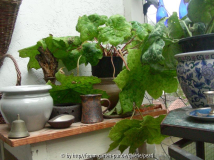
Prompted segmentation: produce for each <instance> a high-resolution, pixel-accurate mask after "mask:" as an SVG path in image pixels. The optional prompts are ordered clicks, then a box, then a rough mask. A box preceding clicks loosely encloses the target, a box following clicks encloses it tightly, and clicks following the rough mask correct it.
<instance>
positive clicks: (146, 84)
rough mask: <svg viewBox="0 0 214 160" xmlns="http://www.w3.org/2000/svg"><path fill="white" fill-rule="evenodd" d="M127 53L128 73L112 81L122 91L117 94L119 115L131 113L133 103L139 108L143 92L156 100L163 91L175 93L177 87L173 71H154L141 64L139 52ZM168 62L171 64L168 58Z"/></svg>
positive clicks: (134, 50) (123, 72)
mask: <svg viewBox="0 0 214 160" xmlns="http://www.w3.org/2000/svg"><path fill="white" fill-rule="evenodd" d="M128 51H129V55H128V57H127V61H128V66H129V68H130V71H128V70H126V69H124V70H123V71H122V72H120V74H119V75H118V76H117V77H116V78H115V80H114V81H115V82H116V84H117V85H118V86H119V88H120V89H121V90H122V91H121V92H120V94H119V97H120V104H121V110H122V111H121V110H120V113H121V114H124V113H127V112H130V111H132V109H133V103H135V104H136V105H137V106H138V107H139V106H140V105H141V103H142V101H143V98H144V94H145V91H147V92H148V93H149V94H150V95H151V96H152V97H153V98H158V97H160V96H161V95H162V93H163V91H165V92H167V93H171V92H174V91H176V89H177V86H178V82H177V80H176V71H175V70H172V71H167V70H163V71H159V70H154V69H152V68H151V66H150V65H149V64H148V65H146V64H142V63H141V61H140V57H141V51H140V50H137V49H129V50H128ZM169 62H171V60H170V58H169Z"/></svg>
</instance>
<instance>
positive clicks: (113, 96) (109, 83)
mask: <svg viewBox="0 0 214 160" xmlns="http://www.w3.org/2000/svg"><path fill="white" fill-rule="evenodd" d="M100 79H101V83H100V84H95V85H94V86H93V88H94V89H101V90H104V91H106V93H107V94H108V95H109V98H108V99H109V100H110V102H111V106H110V110H111V109H112V108H114V107H115V106H116V104H117V102H118V100H119V93H120V89H119V88H118V87H117V85H116V84H115V82H114V81H113V78H100ZM102 105H103V106H108V103H107V102H103V104H102Z"/></svg>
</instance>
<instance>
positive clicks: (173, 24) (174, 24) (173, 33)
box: [168, 12, 184, 39]
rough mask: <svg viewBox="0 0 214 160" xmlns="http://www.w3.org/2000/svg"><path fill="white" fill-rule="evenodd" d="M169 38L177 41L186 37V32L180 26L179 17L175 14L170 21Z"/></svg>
mask: <svg viewBox="0 0 214 160" xmlns="http://www.w3.org/2000/svg"><path fill="white" fill-rule="evenodd" d="M168 29H169V36H170V37H172V38H175V39H179V38H182V37H184V31H183V29H182V27H181V25H180V22H179V19H178V15H177V13H176V12H173V14H172V16H170V17H169V19H168Z"/></svg>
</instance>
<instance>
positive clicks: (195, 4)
mask: <svg viewBox="0 0 214 160" xmlns="http://www.w3.org/2000/svg"><path fill="white" fill-rule="evenodd" d="M213 4H214V3H213V1H212V0H206V1H200V0H191V1H190V2H189V5H188V15H187V17H188V18H186V19H185V20H184V21H186V22H187V23H186V25H184V26H185V29H186V30H187V33H188V35H187V36H188V38H186V37H185V38H183V39H181V40H180V42H179V43H180V45H181V46H182V50H183V52H193V51H201V50H212V49H214V47H213V43H214V34H213V33H214V29H213V26H214V6H213ZM182 22H183V21H182ZM188 26H190V27H188Z"/></svg>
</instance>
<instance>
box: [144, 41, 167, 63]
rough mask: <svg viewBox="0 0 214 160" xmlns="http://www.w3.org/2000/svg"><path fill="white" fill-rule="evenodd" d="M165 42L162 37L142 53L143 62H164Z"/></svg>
mask: <svg viewBox="0 0 214 160" xmlns="http://www.w3.org/2000/svg"><path fill="white" fill-rule="evenodd" d="M164 45H165V42H164V41H163V40H162V39H158V40H156V41H155V42H154V43H152V45H151V46H150V47H149V48H148V50H147V51H146V52H144V53H143V55H142V63H147V64H163V61H164V57H163V55H162V50H163V47H164Z"/></svg>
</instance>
